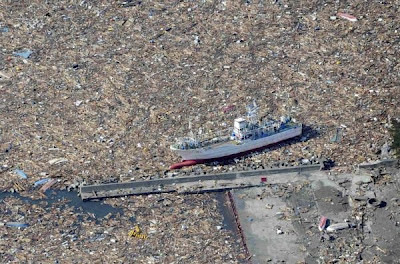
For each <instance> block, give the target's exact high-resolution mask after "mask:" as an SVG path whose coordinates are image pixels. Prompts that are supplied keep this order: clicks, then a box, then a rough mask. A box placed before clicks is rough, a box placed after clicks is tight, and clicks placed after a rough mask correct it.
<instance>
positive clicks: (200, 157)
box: [170, 103, 302, 168]
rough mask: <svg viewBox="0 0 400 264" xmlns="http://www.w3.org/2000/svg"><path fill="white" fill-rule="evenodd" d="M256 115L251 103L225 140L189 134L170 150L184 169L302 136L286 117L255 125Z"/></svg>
mask: <svg viewBox="0 0 400 264" xmlns="http://www.w3.org/2000/svg"><path fill="white" fill-rule="evenodd" d="M257 112H258V107H257V105H256V104H255V103H253V104H252V105H250V106H248V107H247V116H245V117H239V118H236V119H235V120H234V125H233V129H232V128H231V129H230V130H229V131H227V135H226V136H218V137H214V138H209V139H201V138H196V137H194V136H193V133H191V136H189V137H184V138H179V139H178V140H177V142H176V143H175V144H173V145H171V146H170V148H171V150H172V151H174V152H176V153H177V154H178V155H180V156H181V157H182V159H183V161H190V162H186V164H183V165H182V166H184V165H193V164H195V163H199V162H205V161H208V160H215V159H219V158H224V157H230V156H237V155H240V154H243V153H247V152H251V151H252V150H257V149H261V148H263V147H266V146H268V145H271V144H275V143H278V142H281V141H284V140H287V139H290V138H294V137H297V136H300V135H301V134H302V124H301V123H297V122H296V120H294V119H292V118H290V117H288V116H282V117H281V118H280V120H273V119H267V120H262V121H259V120H258V114H257ZM182 166H175V167H176V168H179V167H182Z"/></svg>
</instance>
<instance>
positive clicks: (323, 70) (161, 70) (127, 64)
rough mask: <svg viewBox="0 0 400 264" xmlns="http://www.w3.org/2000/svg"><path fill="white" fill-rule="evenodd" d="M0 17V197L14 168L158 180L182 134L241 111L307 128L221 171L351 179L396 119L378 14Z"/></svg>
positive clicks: (126, 6) (257, 8) (122, 7)
mask: <svg viewBox="0 0 400 264" xmlns="http://www.w3.org/2000/svg"><path fill="white" fill-rule="evenodd" d="M0 5H1V8H2V10H3V11H4V12H2V15H1V18H0V19H1V21H0V29H1V31H0V34H1V45H2V50H1V51H0V72H1V73H2V74H1V79H0V87H1V88H0V89H1V91H2V100H1V102H0V111H1V115H2V119H1V120H0V122H1V123H0V124H1V126H0V127H1V141H0V143H1V145H0V147H1V164H0V166H1V171H2V174H4V173H5V175H7V177H2V179H1V180H0V185H1V186H4V184H6V183H5V182H7V181H8V177H9V172H10V170H9V169H14V168H19V169H21V170H23V171H24V172H25V173H26V174H27V175H29V176H30V178H31V179H33V180H39V179H40V178H43V176H42V175H45V177H61V178H62V179H63V180H64V179H68V180H69V181H73V178H75V177H76V176H80V177H82V178H83V179H85V180H86V181H87V182H95V181H101V180H108V179H109V178H110V177H114V178H115V179H116V180H131V179H138V178H142V177H143V178H144V179H146V178H148V177H149V176H151V175H156V176H157V175H158V176H160V177H163V176H164V175H163V173H162V172H163V171H165V170H167V169H168V167H169V165H171V164H172V163H174V162H177V161H179V157H177V156H175V155H174V154H173V153H171V151H170V150H169V145H170V144H171V143H172V142H174V138H175V137H181V136H184V135H186V134H187V133H188V132H189V129H188V124H189V120H191V121H192V126H193V132H195V133H197V132H198V129H199V128H200V127H201V128H202V130H203V133H210V134H212V132H213V131H210V130H219V129H220V128H224V127H226V126H231V123H232V121H233V119H234V118H235V117H237V116H239V115H241V114H243V113H244V111H245V105H246V104H247V103H249V102H251V101H252V100H253V99H256V102H257V104H258V105H259V106H260V107H261V108H260V113H261V114H262V115H267V114H271V115H272V116H273V117H279V116H280V115H282V114H284V113H287V112H290V114H291V115H292V116H293V117H295V118H296V119H297V120H299V121H301V122H302V123H304V124H305V125H306V126H309V128H308V129H307V131H306V133H305V136H304V138H303V140H306V141H305V142H303V143H298V142H292V143H293V144H286V146H284V147H282V148H275V149H273V150H272V151H270V152H265V153H262V154H260V155H257V156H254V157H251V156H250V157H248V158H244V159H240V160H239V161H238V162H237V164H233V167H234V168H238V169H240V168H241V167H246V166H247V165H248V164H252V163H261V164H270V163H273V162H294V163H296V162H298V161H299V159H311V158H313V157H314V158H317V157H321V156H324V157H329V158H331V159H333V160H335V161H336V163H337V165H340V166H351V165H354V164H358V163H360V162H363V161H366V160H375V159H377V153H379V152H380V148H381V146H383V145H384V143H385V142H386V141H388V140H389V134H388V133H387V130H388V126H389V121H390V118H394V117H396V116H398V115H399V108H398V107H397V102H398V101H399V100H400V97H399V96H400V92H399V90H398V89H396V85H395V84H396V80H397V79H398V77H397V72H398V60H399V58H398V56H396V55H395V54H398V53H399V50H398V49H399V45H396V40H395V39H396V38H395V36H396V26H397V25H398V20H397V16H396V10H397V9H396V8H395V7H394V6H392V5H390V4H384V3H379V2H369V3H367V4H362V5H361V4H356V3H351V4H347V3H344V2H343V3H342V2H340V3H336V4H326V5H323V6H321V5H320V4H319V3H318V2H313V1H306V2H305V1H298V2H295V3H290V4H289V3H284V2H281V1H277V2H276V3H272V2H263V3H261V2H260V3H258V4H257V3H255V2H254V3H253V2H249V1H247V2H245V3H242V2H237V3H228V2H226V3H225V2H218V3H213V2H210V1H203V2H201V3H195V2H193V3H192V2H190V3H189V2H187V3H186V2H180V3H174V4H173V3H163V4H161V3H160V4H157V5H154V4H151V3H144V2H140V1H125V2H112V3H111V2H110V3H100V2H96V3H92V2H87V1H83V2H79V3H78V2H76V3H69V2H68V3H67V2H64V1H58V2H57V3H52V4H50V3H42V2H40V1H35V2H33V3H30V4H27V3H7V4H6V2H3V3H1V4H0ZM339 11H340V12H343V11H345V12H348V13H351V14H353V15H354V16H356V17H357V21H355V22H352V21H349V20H346V19H343V18H341V17H339V16H338V15H337V12H339ZM27 36H29V37H27ZM246 102H247V103H246ZM57 158H61V159H65V160H66V161H65V162H62V163H59V164H56V165H52V166H50V164H49V163H48V162H49V161H50V160H54V159H57ZM200 167H201V168H202V169H203V170H206V171H210V170H212V167H202V166H200ZM218 170H219V171H223V170H225V169H224V168H220V169H218ZM160 172H161V173H160ZM4 178H6V180H4ZM71 183H72V182H71Z"/></svg>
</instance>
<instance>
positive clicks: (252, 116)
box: [246, 101, 258, 124]
mask: <svg viewBox="0 0 400 264" xmlns="http://www.w3.org/2000/svg"><path fill="white" fill-rule="evenodd" d="M246 108H247V120H248V121H249V122H250V123H251V124H256V123H257V122H258V106H257V104H256V101H253V103H252V104H250V105H248V106H247V107H246Z"/></svg>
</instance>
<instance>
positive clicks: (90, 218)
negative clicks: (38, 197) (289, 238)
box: [0, 195, 245, 263]
mask: <svg viewBox="0 0 400 264" xmlns="http://www.w3.org/2000/svg"><path fill="white" fill-rule="evenodd" d="M106 204H109V205H112V206H113V207H112V208H114V209H112V210H110V211H111V212H110V213H108V214H107V215H104V211H107V210H109V209H107V205H106ZM106 204H104V205H102V206H101V207H102V208H99V210H100V211H98V214H100V213H101V214H103V215H102V216H101V215H95V214H94V213H91V212H86V211H81V210H78V209H77V208H76V206H72V205H71V204H69V203H68V201H67V200H64V199H60V200H58V201H54V202H53V203H52V204H47V202H44V201H41V202H39V203H37V202H32V201H26V200H21V199H16V198H11V197H10V198H5V199H4V200H3V199H2V202H1V203H0V211H1V212H2V220H1V222H0V225H1V226H0V229H1V230H2V232H1V234H0V252H1V253H0V259H1V262H2V263H9V262H12V263H14V262H49V261H50V260H52V261H53V262H57V261H59V262H68V263H75V262H86V263H88V262H90V263H96V262H106V263H113V262H118V263H127V262H129V263H166V262H167V263H171V262H174V261H175V262H178V263H181V262H182V263H186V262H187V261H191V259H195V260H196V261H198V262H206V261H212V262H213V263H237V262H240V261H241V260H243V259H244V257H245V256H244V255H243V253H241V249H240V247H239V246H238V244H239V243H238V242H237V241H236V240H235V239H234V238H233V237H234V236H233V235H232V231H229V230H226V229H224V228H222V227H223V223H222V216H221V215H220V214H219V210H218V209H217V201H216V200H215V198H214V196H210V195H191V196H177V195H162V196H160V195H155V196H154V195H153V196H147V197H144V196H142V197H141V196H138V197H129V198H120V199H108V200H107V201H106ZM115 208H120V209H118V210H115ZM121 209H122V210H121ZM135 229H138V230H139V234H140V235H136V236H134V235H132V234H134V233H135V232H133V231H135Z"/></svg>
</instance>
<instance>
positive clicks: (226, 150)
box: [174, 125, 302, 161]
mask: <svg viewBox="0 0 400 264" xmlns="http://www.w3.org/2000/svg"><path fill="white" fill-rule="evenodd" d="M301 133H302V126H301V125H300V126H297V127H294V128H291V129H288V130H285V131H283V132H280V133H277V134H275V135H271V136H268V137H264V138H259V139H256V140H246V141H244V142H243V143H241V144H236V142H235V141H228V142H224V143H220V144H215V145H211V146H208V147H204V148H198V149H187V150H180V149H174V151H175V152H176V153H177V154H179V155H180V156H181V157H182V160H197V161H202V160H212V159H218V158H223V157H228V156H235V155H238V154H240V153H246V152H249V151H252V150H257V149H260V148H263V147H266V146H268V145H271V144H275V143H278V142H281V141H284V140H287V139H290V138H294V137H297V136H300V135H301Z"/></svg>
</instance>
